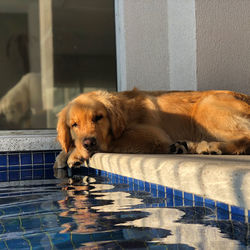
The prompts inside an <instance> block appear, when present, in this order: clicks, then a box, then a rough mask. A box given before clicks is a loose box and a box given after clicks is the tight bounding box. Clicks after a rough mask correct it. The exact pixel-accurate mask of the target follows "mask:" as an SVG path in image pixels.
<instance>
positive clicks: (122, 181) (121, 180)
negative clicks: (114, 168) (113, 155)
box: [118, 175, 124, 183]
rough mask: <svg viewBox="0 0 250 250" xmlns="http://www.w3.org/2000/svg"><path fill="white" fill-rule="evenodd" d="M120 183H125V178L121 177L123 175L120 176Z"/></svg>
mask: <svg viewBox="0 0 250 250" xmlns="http://www.w3.org/2000/svg"><path fill="white" fill-rule="evenodd" d="M118 182H119V183H124V178H123V176H121V175H119V176H118Z"/></svg>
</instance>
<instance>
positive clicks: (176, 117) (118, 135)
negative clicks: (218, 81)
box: [57, 89, 250, 167]
mask: <svg viewBox="0 0 250 250" xmlns="http://www.w3.org/2000/svg"><path fill="white" fill-rule="evenodd" d="M57 131H58V140H59V142H60V144H61V146H62V149H63V151H64V152H66V153H67V157H68V165H69V166H70V167H72V166H73V165H75V164H77V163H78V162H81V161H83V160H85V159H88V158H89V157H91V155H92V154H94V153H95V152H115V153H116V152H117V153H156V154H158V153H159V154H168V153H198V154H249V151H250V96H247V95H244V94H240V93H236V92H231V91H213V90H211V91H200V92H199V91H193V92H192V91H190V92H189V91H186V92H181V91H180V92H178V91H170V92H164V91H154V92H146V91H140V90H137V89H134V90H132V91H126V92H119V93H109V92H106V91H95V92H90V93H85V94H82V95H80V96H78V97H77V98H75V99H74V100H73V101H71V102H70V103H69V104H68V105H67V106H66V107H65V108H64V109H63V110H62V111H61V112H60V113H59V115H58V125H57ZM64 155H65V153H64Z"/></svg>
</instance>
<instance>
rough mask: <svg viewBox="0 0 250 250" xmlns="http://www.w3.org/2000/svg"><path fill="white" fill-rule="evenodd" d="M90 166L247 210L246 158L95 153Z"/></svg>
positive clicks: (249, 170) (249, 178)
mask: <svg viewBox="0 0 250 250" xmlns="http://www.w3.org/2000/svg"><path fill="white" fill-rule="evenodd" d="M90 166H91V167H93V168H96V169H100V170H105V171H107V172H111V173H115V174H119V175H123V176H128V177H132V178H136V179H140V180H143V181H147V182H151V183H156V184H160V185H164V186H168V187H170V188H174V189H178V190H181V191H184V192H189V193H193V194H196V195H199V196H202V197H204V198H209V199H212V200H215V201H220V202H224V203H227V204H230V205H234V206H239V207H242V208H245V209H250V156H243V155H242V156H224V155H223V156H207V155H139V154H135V155H131V154H106V153H105V154H104V153H97V154H95V155H94V156H93V157H92V158H91V160H90Z"/></svg>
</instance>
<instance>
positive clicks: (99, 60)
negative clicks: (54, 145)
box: [0, 0, 117, 130]
mask: <svg viewBox="0 0 250 250" xmlns="http://www.w3.org/2000/svg"><path fill="white" fill-rule="evenodd" d="M114 18H115V17H114V1H113V0H74V1H72V0H40V1H39V0H22V1H20V0H1V1H0V75H1V80H0V81H1V82H0V84H1V85H0V86H1V88H0V98H1V99H0V129H2V130H6V129H7V130H9V129H42V128H55V127H56V114H57V113H58V112H59V111H60V110H61V108H62V107H63V106H64V105H65V104H66V103H67V102H68V101H69V100H71V99H72V98H74V97H75V96H77V95H79V94H80V93H82V92H87V91H92V90H95V89H99V88H102V89H108V90H111V91H114V90H116V85H117V83H116V54H115V20H114Z"/></svg>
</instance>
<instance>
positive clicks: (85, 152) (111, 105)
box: [57, 91, 125, 159]
mask: <svg viewBox="0 0 250 250" xmlns="http://www.w3.org/2000/svg"><path fill="white" fill-rule="evenodd" d="M124 128H125V117H124V114H123V112H122V109H121V103H120V102H119V98H117V96H115V95H113V94H110V93H108V92H105V91H96V92H90V93H87V94H82V95H80V96H78V97H77V98H75V99H74V100H73V101H71V102H70V103H69V104H68V105H67V106H66V107H65V108H64V109H63V110H62V111H61V112H60V113H59V114H58V123H57V133H58V137H57V138H58V141H59V142H60V144H61V146H62V149H63V150H64V151H65V152H68V151H70V149H71V148H75V147H76V148H77V151H78V152H79V154H80V156H79V157H82V158H84V159H88V158H89V157H90V156H91V155H93V154H94V153H95V152H107V151H108V149H109V145H110V143H111V141H112V140H113V139H117V138H119V137H120V136H121V134H122V132H123V130H124Z"/></svg>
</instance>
